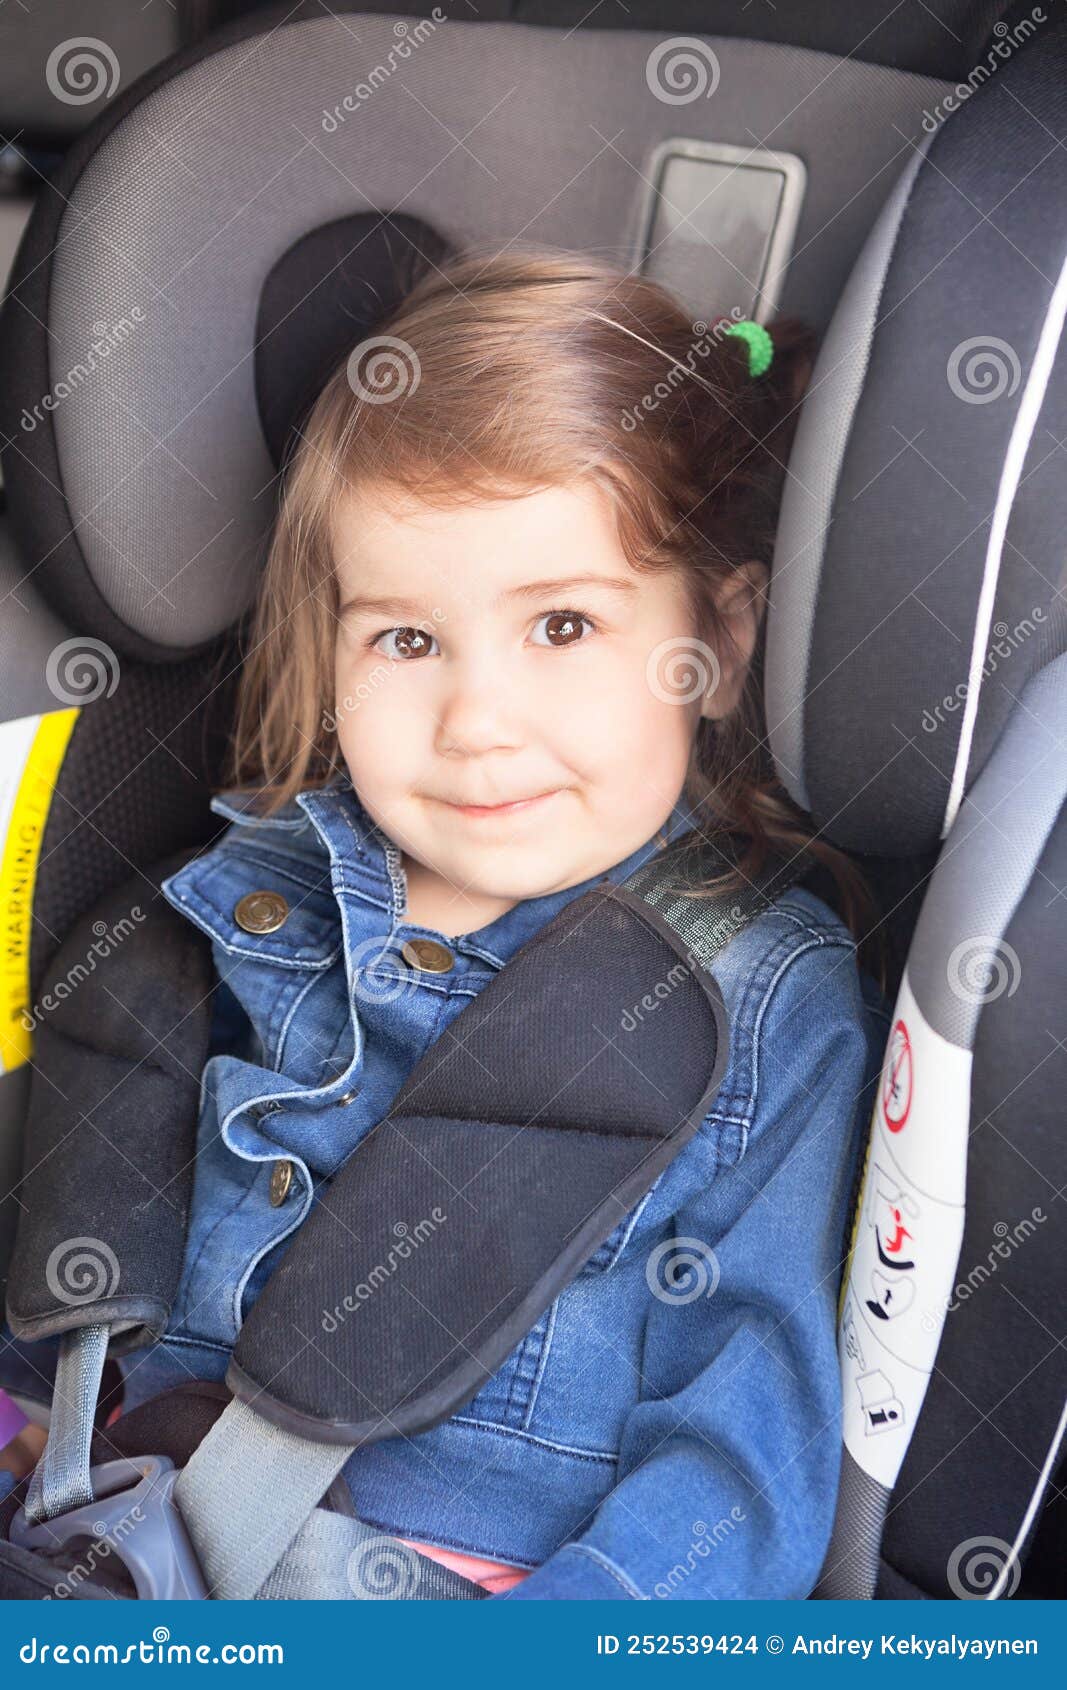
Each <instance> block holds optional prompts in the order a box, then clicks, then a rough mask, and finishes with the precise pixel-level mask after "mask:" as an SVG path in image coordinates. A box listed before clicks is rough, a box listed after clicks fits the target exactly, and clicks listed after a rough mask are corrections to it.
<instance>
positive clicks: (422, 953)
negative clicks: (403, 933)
mask: <svg viewBox="0 0 1067 1690" xmlns="http://www.w3.org/2000/svg"><path fill="white" fill-rule="evenodd" d="M400 954H401V956H402V957H403V959H404V961H405V962H406V963H409V964H410V965H411V967H412V968H417V969H419V970H420V971H421V972H422V973H423V974H447V973H448V971H449V969H450V968H451V967H452V964H453V963H454V962H455V960H456V959H455V957H454V955H453V954H452V952H451V951H450V950H449V948H448V946H447V945H440V944H438V942H437V940H436V939H405V940H404V943H403V944H402V945H401V947H400Z"/></svg>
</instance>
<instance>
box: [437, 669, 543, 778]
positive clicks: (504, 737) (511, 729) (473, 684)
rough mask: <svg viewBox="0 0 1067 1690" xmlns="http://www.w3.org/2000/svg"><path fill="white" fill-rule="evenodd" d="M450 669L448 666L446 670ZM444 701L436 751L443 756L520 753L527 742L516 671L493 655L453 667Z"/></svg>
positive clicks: (442, 694)
mask: <svg viewBox="0 0 1067 1690" xmlns="http://www.w3.org/2000/svg"><path fill="white" fill-rule="evenodd" d="M443 667H444V666H443ZM447 668H448V674H447V675H446V676H444V677H443V685H442V689H441V692H440V695H439V698H438V709H437V725H436V732H435V748H436V750H437V751H438V753H439V754H440V755H441V756H444V757H456V756H482V755H484V754H485V753H486V752H488V751H498V750H516V749H517V748H518V747H519V746H521V745H522V744H523V743H524V742H525V740H526V737H527V736H526V734H525V732H524V730H523V725H522V724H523V708H522V703H521V700H520V698H519V696H518V687H517V683H516V680H515V675H514V666H513V665H511V666H510V668H511V674H510V676H509V673H508V671H509V665H508V664H507V663H505V662H503V661H500V660H497V659H495V658H494V657H493V656H492V654H485V653H482V654H474V655H472V656H470V657H466V658H463V659H456V660H454V661H453V662H451V663H449V664H448V665H447Z"/></svg>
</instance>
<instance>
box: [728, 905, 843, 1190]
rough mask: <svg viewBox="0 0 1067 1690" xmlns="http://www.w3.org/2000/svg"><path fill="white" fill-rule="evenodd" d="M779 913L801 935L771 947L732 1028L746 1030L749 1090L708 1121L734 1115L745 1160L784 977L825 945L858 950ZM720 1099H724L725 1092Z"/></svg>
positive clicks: (787, 936)
mask: <svg viewBox="0 0 1067 1690" xmlns="http://www.w3.org/2000/svg"><path fill="white" fill-rule="evenodd" d="M779 913H780V914H781V915H782V916H783V917H785V918H786V919H787V920H789V921H791V922H792V923H793V925H794V926H795V927H796V928H797V930H798V931H797V932H795V933H787V934H783V935H782V936H781V938H779V939H778V941H777V942H776V943H775V944H774V945H772V946H771V948H770V950H769V951H768V952H767V953H766V955H765V956H764V958H763V959H762V961H761V963H760V964H758V965H757V967H756V968H754V969H753V971H752V973H751V975H750V977H749V979H748V981H747V982H746V985H745V990H744V993H743V995H742V998H741V1002H740V1004H739V1005H738V1009H737V1012H736V1015H735V1016H734V1018H733V1021H732V1024H731V1025H732V1027H736V1028H737V1029H738V1033H739V1034H740V1032H741V1031H742V1030H744V1040H745V1057H746V1060H747V1062H748V1065H749V1069H750V1073H751V1079H750V1082H749V1085H748V1089H747V1090H746V1091H745V1092H740V1093H739V1092H738V1091H737V1090H736V1089H735V1090H734V1091H732V1092H731V1094H730V1095H729V1096H728V1097H727V1098H725V1099H724V1103H725V1109H724V1110H723V1111H722V1112H720V1111H718V1110H717V1109H715V1108H712V1109H711V1111H710V1112H709V1114H708V1117H707V1119H708V1120H709V1121H710V1120H714V1121H724V1120H726V1119H728V1118H729V1117H728V1116H727V1114H726V1110H728V1111H729V1112H730V1117H732V1118H733V1120H734V1123H735V1124H736V1125H738V1126H740V1128H741V1131H742V1134H743V1137H744V1143H743V1144H742V1148H741V1157H743V1156H744V1154H745V1150H746V1148H747V1140H748V1133H749V1130H750V1128H751V1126H752V1121H753V1119H754V1116H755V1113H756V1108H757V1104H758V1101H759V1081H760V1053H759V1036H760V1029H761V1027H762V1024H763V1020H764V1017H765V1016H766V1013H767V1009H768V1006H769V1004H770V1001H771V998H772V997H773V996H774V993H775V991H776V990H777V988H778V986H779V984H780V982H781V979H782V976H783V975H784V974H785V973H786V972H787V971H788V969H789V968H790V967H791V965H792V964H793V963H794V962H795V961H796V959H797V958H798V957H800V956H803V955H804V954H805V953H806V952H807V951H810V950H818V949H821V948H822V947H823V946H824V945H835V946H837V947H838V948H839V949H841V950H853V951H854V949H855V946H854V945H853V943H852V941H851V940H850V939H848V938H847V937H845V936H843V935H842V934H840V933H838V932H836V931H834V930H833V929H829V928H828V927H827V926H826V924H820V925H819V926H815V925H813V924H812V923H811V921H803V920H801V919H800V918H799V916H797V915H796V914H794V912H793V911H792V910H789V909H779ZM801 934H806V935H807V938H806V940H802V939H801ZM719 1095H720V1096H721V1095H722V1093H721V1091H720V1094H719ZM740 1159H741V1158H739V1160H740Z"/></svg>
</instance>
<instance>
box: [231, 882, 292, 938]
mask: <svg viewBox="0 0 1067 1690" xmlns="http://www.w3.org/2000/svg"><path fill="white" fill-rule="evenodd" d="M288 914H289V903H288V900H287V899H285V898H283V897H282V895H281V893H280V892H267V891H261V892H246V893H245V895H244V897H243V898H239V899H238V900H237V903H236V904H235V905H234V910H233V919H234V921H236V923H237V925H238V927H243V928H244V930H245V932H246V933H276V932H277V931H278V928H279V927H281V926H282V924H283V923H284V921H285V918H286V917H287V915H288Z"/></svg>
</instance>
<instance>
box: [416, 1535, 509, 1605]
mask: <svg viewBox="0 0 1067 1690" xmlns="http://www.w3.org/2000/svg"><path fill="white" fill-rule="evenodd" d="M400 1541H401V1543H406V1544H407V1546H408V1548H409V1549H417V1550H418V1551H419V1553H420V1554H421V1555H428V1556H429V1557H430V1560H431V1561H440V1562H442V1563H443V1565H444V1566H446V1567H451V1569H452V1571H453V1572H454V1573H461V1574H462V1576H463V1577H464V1578H465V1579H473V1580H474V1583H475V1584H480V1585H482V1586H483V1587H484V1588H485V1589H486V1590H488V1591H489V1592H490V1594H491V1595H496V1593H497V1592H498V1591H501V1590H510V1589H511V1587H512V1585H513V1584H518V1583H519V1582H520V1581H521V1580H522V1579H525V1578H529V1576H530V1570H531V1569H530V1568H529V1567H512V1566H509V1564H508V1563H507V1562H506V1561H482V1560H480V1559H479V1557H478V1556H476V1555H460V1554H459V1553H458V1552H457V1551H456V1550H454V1549H438V1547H437V1545H436V1544H435V1543H416V1542H414V1541H413V1540H412V1539H411V1538H409V1537H402V1538H401V1539H400Z"/></svg>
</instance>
